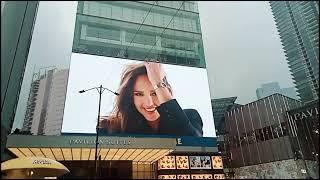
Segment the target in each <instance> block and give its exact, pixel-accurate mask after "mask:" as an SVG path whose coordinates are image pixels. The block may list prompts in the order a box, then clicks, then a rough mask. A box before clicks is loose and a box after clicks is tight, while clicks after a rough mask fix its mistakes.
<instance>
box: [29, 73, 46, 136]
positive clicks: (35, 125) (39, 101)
mask: <svg viewBox="0 0 320 180" xmlns="http://www.w3.org/2000/svg"><path fill="white" fill-rule="evenodd" d="M46 81H47V78H44V79H41V80H40V81H39V90H38V95H37V96H36V100H35V103H36V106H35V110H34V115H33V118H32V125H31V133H32V134H34V135H37V134H38V133H39V125H40V121H41V111H42V107H43V99H44V95H45V85H46Z"/></svg>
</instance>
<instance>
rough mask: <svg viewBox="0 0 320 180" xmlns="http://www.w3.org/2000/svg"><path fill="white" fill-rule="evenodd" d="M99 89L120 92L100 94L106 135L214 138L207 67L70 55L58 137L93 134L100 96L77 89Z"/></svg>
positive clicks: (94, 90) (93, 91)
mask: <svg viewBox="0 0 320 180" xmlns="http://www.w3.org/2000/svg"><path fill="white" fill-rule="evenodd" d="M146 67H147V68H146ZM158 71H159V72H158ZM163 77H165V78H163ZM157 78H158V79H160V81H159V83H155V82H157ZM150 79H151V80H150ZM161 80H162V81H161ZM151 82H152V83H151ZM100 85H102V86H103V87H104V88H108V89H109V90H111V91H114V92H117V93H118V94H119V95H115V94H114V93H111V92H110V91H108V90H105V91H104V92H103V93H102V98H101V111H100V116H101V117H100V120H101V121H100V127H101V128H102V129H103V130H105V132H107V133H108V134H123V135H132V134H137V135H138V134H139V135H160V136H161V135H165V136H196V137H215V128H214V120H213V113H212V107H211V99H210V92H209V86H208V78H207V71H206V69H204V68H195V67H187V66H178V65H169V64H162V63H159V62H158V63H152V62H150V63H146V62H143V61H135V60H128V59H121V58H112V57H104V56H95V55H87V54H79V53H73V54H72V56H71V65H70V72H69V79H68V86H67V95H66V102H65V109H64V117H63V124H62V133H95V132H96V125H97V119H98V109H99V93H98V91H97V90H96V89H93V90H90V91H86V92H84V93H79V91H81V90H86V89H90V88H94V87H99V86H100Z"/></svg>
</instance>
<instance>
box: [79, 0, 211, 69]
mask: <svg viewBox="0 0 320 180" xmlns="http://www.w3.org/2000/svg"><path fill="white" fill-rule="evenodd" d="M177 10H179V11H177ZM175 13H176V14H175ZM173 16H174V18H173V19H172V20H171V18H172V17H173ZM170 21H171V22H170ZM73 52H79V53H87V54H96V55H102V56H111V57H121V58H126V59H134V60H141V61H143V60H146V59H158V60H160V61H161V62H164V63H169V64H179V65H186V66H196V67H205V59H204V50H203V44H202V36H201V29H200V21H199V12H198V7H197V4H196V3H195V2H191V1H186V2H184V3H183V1H177V2H174V1H124V2H122V1H104V2H89V1H79V4H78V9H77V19H76V28H75V37H74V41H73Z"/></svg>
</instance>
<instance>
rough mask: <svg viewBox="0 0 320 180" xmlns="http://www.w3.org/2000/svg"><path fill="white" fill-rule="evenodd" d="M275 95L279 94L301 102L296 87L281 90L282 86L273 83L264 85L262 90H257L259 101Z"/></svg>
mask: <svg viewBox="0 0 320 180" xmlns="http://www.w3.org/2000/svg"><path fill="white" fill-rule="evenodd" d="M275 93H279V94H282V95H285V96H288V97H290V98H293V99H296V100H299V97H298V95H297V93H296V90H295V89H294V87H289V88H280V85H279V83H278V82H271V83H266V84H262V85H261V88H258V89H257V90H256V94H257V98H258V99H262V98H264V97H267V96H270V95H272V94H275Z"/></svg>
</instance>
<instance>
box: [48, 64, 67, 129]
mask: <svg viewBox="0 0 320 180" xmlns="http://www.w3.org/2000/svg"><path fill="white" fill-rule="evenodd" d="M68 73H69V70H68V69H63V70H60V71H57V72H56V73H54V75H53V79H52V84H51V90H50V95H49V102H48V109H47V117H46V120H45V125H44V134H45V135H60V133H61V127H62V120H63V110H64V103H65V99H66V97H65V94H66V92H67V81H68Z"/></svg>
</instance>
